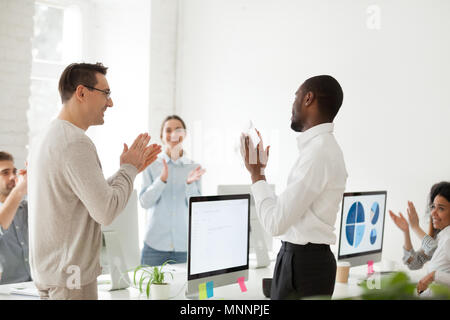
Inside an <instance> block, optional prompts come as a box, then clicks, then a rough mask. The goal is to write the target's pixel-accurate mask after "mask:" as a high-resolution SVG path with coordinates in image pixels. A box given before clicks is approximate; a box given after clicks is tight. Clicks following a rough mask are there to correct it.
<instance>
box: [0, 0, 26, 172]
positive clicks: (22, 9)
mask: <svg viewBox="0 0 450 320" xmlns="http://www.w3.org/2000/svg"><path fill="white" fill-rule="evenodd" d="M33 15H34V3H33V1H32V0H26V1H11V0H0V150H2V151H7V152H9V153H11V154H12V155H13V156H14V158H15V165H16V166H17V168H24V167H25V165H24V163H25V160H26V157H27V153H28V151H27V145H28V119H27V110H28V107H29V104H28V99H29V97H30V84H31V81H30V75H31V38H32V36H33Z"/></svg>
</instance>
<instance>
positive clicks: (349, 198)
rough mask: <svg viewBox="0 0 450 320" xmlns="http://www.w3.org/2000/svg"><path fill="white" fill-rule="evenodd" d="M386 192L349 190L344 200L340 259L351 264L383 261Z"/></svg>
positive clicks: (340, 235) (340, 234)
mask: <svg viewBox="0 0 450 320" xmlns="http://www.w3.org/2000/svg"><path fill="white" fill-rule="evenodd" d="M386 197H387V192H386V191H370V192H347V193H344V196H343V199H342V210H341V227H340V233H339V251H338V260H339V261H347V262H349V263H350V264H351V265H352V266H358V265H363V264H367V263H368V261H373V262H378V261H380V260H381V253H382V250H383V237H384V221H385V212H386Z"/></svg>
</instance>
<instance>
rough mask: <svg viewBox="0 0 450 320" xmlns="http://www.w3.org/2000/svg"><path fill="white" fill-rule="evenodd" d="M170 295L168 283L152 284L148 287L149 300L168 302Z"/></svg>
mask: <svg viewBox="0 0 450 320" xmlns="http://www.w3.org/2000/svg"><path fill="white" fill-rule="evenodd" d="M169 294H170V285H169V284H168V283H163V284H152V285H151V286H150V299H152V300H168V299H169Z"/></svg>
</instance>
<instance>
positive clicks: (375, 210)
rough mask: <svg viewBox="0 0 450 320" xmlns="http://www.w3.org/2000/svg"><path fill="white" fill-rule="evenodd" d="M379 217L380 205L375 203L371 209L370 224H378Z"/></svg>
mask: <svg viewBox="0 0 450 320" xmlns="http://www.w3.org/2000/svg"><path fill="white" fill-rule="evenodd" d="M379 216H380V205H379V204H378V202H374V203H373V205H372V208H371V209H370V222H372V224H375V223H377V221H378V217H379Z"/></svg>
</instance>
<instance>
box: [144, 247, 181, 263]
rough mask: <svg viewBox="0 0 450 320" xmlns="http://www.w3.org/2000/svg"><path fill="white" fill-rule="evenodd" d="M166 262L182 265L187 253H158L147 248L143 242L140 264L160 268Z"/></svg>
mask: <svg viewBox="0 0 450 320" xmlns="http://www.w3.org/2000/svg"><path fill="white" fill-rule="evenodd" d="M167 260H175V262H169V263H170V264H172V263H184V262H186V260H187V252H176V251H159V250H155V249H153V248H152V247H150V246H148V245H147V244H146V243H145V242H144V248H143V249H142V255H141V264H142V265H148V266H160V265H162V264H163V263H164V262H166V261H167Z"/></svg>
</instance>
